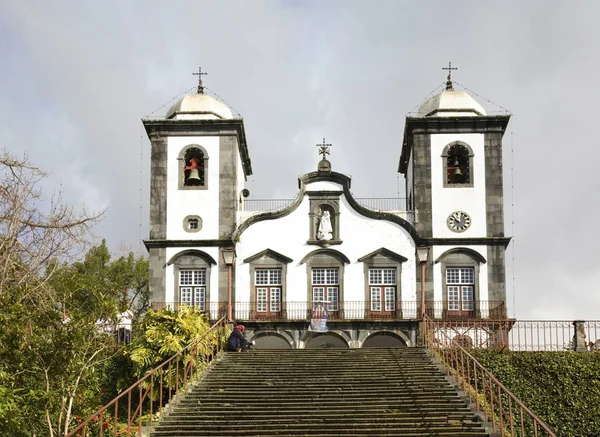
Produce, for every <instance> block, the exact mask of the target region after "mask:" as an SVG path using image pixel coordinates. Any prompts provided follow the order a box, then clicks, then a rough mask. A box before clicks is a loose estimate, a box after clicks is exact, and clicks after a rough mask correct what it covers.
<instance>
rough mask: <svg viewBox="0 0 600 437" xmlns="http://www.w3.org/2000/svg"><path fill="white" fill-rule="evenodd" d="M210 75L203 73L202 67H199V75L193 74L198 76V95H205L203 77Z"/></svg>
mask: <svg viewBox="0 0 600 437" xmlns="http://www.w3.org/2000/svg"><path fill="white" fill-rule="evenodd" d="M207 74H208V73H203V72H202V67H198V73H192V75H194V76H198V94H204V86H202V76H205V75H207Z"/></svg>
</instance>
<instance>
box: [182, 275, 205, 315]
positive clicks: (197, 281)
mask: <svg viewBox="0 0 600 437" xmlns="http://www.w3.org/2000/svg"><path fill="white" fill-rule="evenodd" d="M179 302H180V303H181V304H185V305H187V306H195V307H198V309H199V310H200V311H206V269H181V270H179Z"/></svg>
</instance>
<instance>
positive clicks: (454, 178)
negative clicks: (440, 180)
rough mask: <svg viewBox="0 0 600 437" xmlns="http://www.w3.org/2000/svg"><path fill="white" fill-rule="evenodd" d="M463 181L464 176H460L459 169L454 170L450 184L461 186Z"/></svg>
mask: <svg viewBox="0 0 600 437" xmlns="http://www.w3.org/2000/svg"><path fill="white" fill-rule="evenodd" d="M464 181H465V175H464V174H462V171H460V168H459V167H456V168H455V169H454V173H452V182H453V183H455V184H462V183H463V182H464Z"/></svg>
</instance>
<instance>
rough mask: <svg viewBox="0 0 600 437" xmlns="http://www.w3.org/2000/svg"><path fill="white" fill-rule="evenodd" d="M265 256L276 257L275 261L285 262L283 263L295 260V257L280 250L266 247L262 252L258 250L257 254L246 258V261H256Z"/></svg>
mask: <svg viewBox="0 0 600 437" xmlns="http://www.w3.org/2000/svg"><path fill="white" fill-rule="evenodd" d="M263 257H266V258H271V259H274V260H275V261H277V262H280V263H283V264H289V263H291V262H292V261H294V260H293V259H291V258H288V257H287V256H285V255H282V254H280V253H279V252H275V251H274V250H272V249H265V250H263V251H261V252H258V253H257V254H254V255H252V256H250V257H248V258H246V259H245V260H244V262H245V263H251V262H254V261H256V260H257V259H260V258H263Z"/></svg>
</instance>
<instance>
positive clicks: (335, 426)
mask: <svg viewBox="0 0 600 437" xmlns="http://www.w3.org/2000/svg"><path fill="white" fill-rule="evenodd" d="M151 436H152V437H184V436H189V437H192V436H194V437H200V436H207V437H208V436H247V437H250V436H252V437H258V436H265V437H266V436H312V437H329V436H348V437H349V436H354V437H363V436H365V437H366V436H403V437H417V436H419V437H425V436H428V437H434V436H453V437H472V436H488V434H487V433H486V431H485V430H484V426H483V424H482V423H481V422H480V421H478V420H477V418H476V416H475V414H474V413H473V412H472V411H471V410H469V408H468V407H467V405H466V404H465V402H464V400H463V399H462V398H460V397H459V395H458V393H457V391H456V390H455V389H454V388H453V387H452V386H451V385H450V384H449V383H448V381H447V380H446V378H445V376H444V375H443V374H442V373H441V372H440V370H439V369H438V368H437V366H436V365H434V364H433V362H432V361H431V359H430V358H429V357H428V356H427V354H426V352H425V350H424V349H421V348H403V349H322V350H315V349H312V350H306V349H304V350H302V349H298V350H286V351H284V350H277V351H275V350H253V351H250V352H246V353H227V354H226V355H225V356H224V358H222V359H221V360H219V361H218V362H216V363H213V365H212V367H211V369H210V370H209V372H208V373H207V374H206V375H205V377H204V378H203V380H202V381H201V382H200V383H199V384H198V385H197V386H195V387H194V388H193V389H191V391H190V393H188V394H186V395H185V396H184V397H182V398H181V399H180V400H179V402H177V403H176V404H175V405H174V406H173V408H172V411H171V412H170V414H169V415H168V416H167V417H165V418H163V419H162V421H161V422H160V424H159V426H157V427H156V428H155V429H154V430H153V431H152V432H151Z"/></svg>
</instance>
